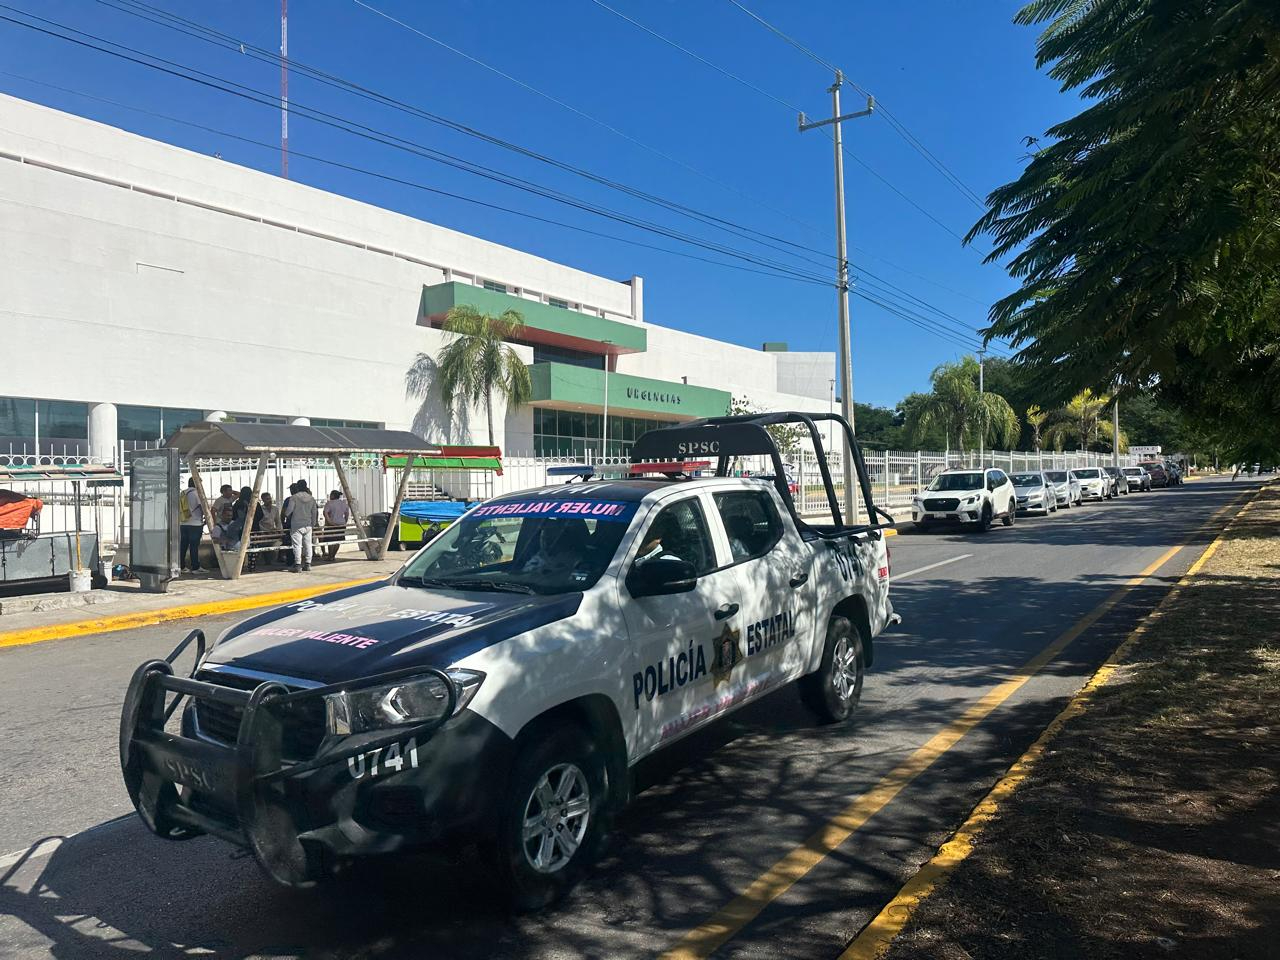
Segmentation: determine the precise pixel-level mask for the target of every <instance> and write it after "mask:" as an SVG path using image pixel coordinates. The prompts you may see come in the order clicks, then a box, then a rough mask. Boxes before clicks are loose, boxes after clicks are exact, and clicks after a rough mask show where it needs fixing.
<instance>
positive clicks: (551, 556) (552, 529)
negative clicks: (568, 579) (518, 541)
mask: <svg viewBox="0 0 1280 960" xmlns="http://www.w3.org/2000/svg"><path fill="white" fill-rule="evenodd" d="M590 539H591V532H590V531H589V530H588V529H587V522H586V521H585V520H583V519H582V518H581V517H570V518H567V519H564V520H552V519H545V520H543V521H542V526H541V527H539V528H538V544H537V549H536V551H535V552H534V554H533V556H531V557H530V558H529V559H528V560H526V561H525V563H524V572H525V573H537V574H539V575H542V576H550V577H555V576H562V575H564V574H567V573H569V571H571V570H572V569H573V568H574V566H575V565H576V564H577V563H578V562H579V561H580V560H582V559H583V553H584V552H585V550H586V548H587V543H588V541H589V540H590Z"/></svg>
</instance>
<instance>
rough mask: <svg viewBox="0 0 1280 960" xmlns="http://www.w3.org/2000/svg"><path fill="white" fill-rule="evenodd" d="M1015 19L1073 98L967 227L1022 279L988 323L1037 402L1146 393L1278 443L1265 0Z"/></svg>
mask: <svg viewBox="0 0 1280 960" xmlns="http://www.w3.org/2000/svg"><path fill="white" fill-rule="evenodd" d="M1016 20H1017V22H1019V23H1023V24H1039V25H1042V26H1043V32H1042V34H1041V35H1040V37H1039V41H1038V45H1037V62H1038V64H1039V65H1040V66H1041V67H1048V72H1049V75H1050V76H1051V77H1053V78H1054V79H1056V80H1058V81H1059V82H1060V83H1061V84H1062V87H1063V89H1064V90H1075V91H1076V92H1077V93H1078V94H1079V95H1080V96H1081V97H1082V98H1083V99H1084V100H1085V101H1086V104H1087V105H1086V107H1085V108H1084V109H1083V110H1082V111H1081V112H1080V113H1079V114H1078V115H1076V116H1074V117H1072V118H1070V119H1068V120H1066V121H1064V122H1063V123H1060V124H1058V125H1056V126H1054V127H1052V128H1051V129H1050V130H1049V131H1048V132H1047V134H1046V135H1045V137H1044V141H1043V143H1044V145H1043V146H1042V147H1041V148H1039V149H1037V150H1036V151H1035V153H1034V154H1033V155H1032V156H1031V157H1030V159H1029V161H1028V163H1027V165H1026V168H1025V169H1024V171H1023V173H1022V175H1021V176H1020V177H1019V178H1018V179H1017V180H1016V181H1014V182H1012V183H1009V184H1007V185H1005V186H1002V187H1000V188H998V189H997V190H995V191H994V192H993V193H992V194H991V195H990V197H989V198H988V201H989V210H988V212H987V214H986V215H985V216H983V217H982V219H981V220H979V221H978V223H977V224H976V225H975V226H974V228H973V230H972V231H971V232H970V234H969V237H968V238H967V239H970V240H972V239H973V238H974V237H975V236H977V235H978V234H982V233H985V234H988V235H990V236H991V238H992V239H993V249H992V253H991V256H990V259H992V260H1006V259H1007V265H1008V268H1009V271H1010V273H1011V274H1012V275H1013V276H1015V277H1016V278H1018V279H1019V281H1020V284H1021V285H1020V287H1019V289H1018V290H1017V291H1015V292H1014V293H1012V294H1011V295H1009V296H1007V297H1005V298H1003V299H1002V300H1000V301H999V302H997V303H996V304H995V305H994V306H993V308H992V310H991V315H990V319H991V326H990V327H989V328H988V331H987V332H988V333H989V334H990V335H993V336H999V337H1002V338H1007V339H1008V340H1009V341H1010V342H1011V343H1013V344H1014V345H1015V346H1017V347H1019V348H1020V353H1019V363H1020V364H1021V365H1023V366H1024V367H1025V369H1026V371H1027V373H1028V375H1029V378H1030V383H1031V385H1032V386H1033V387H1034V389H1035V399H1036V400H1037V402H1041V403H1061V402H1063V401H1065V400H1067V398H1069V397H1073V396H1074V395H1076V394H1077V393H1078V392H1079V391H1080V390H1082V389H1084V388H1091V389H1093V390H1101V391H1111V390H1113V389H1116V388H1117V385H1118V386H1119V390H1120V394H1119V395H1120V398H1121V401H1122V404H1123V401H1124V400H1125V399H1126V397H1128V396H1130V395H1131V394H1132V393H1133V392H1134V391H1138V390H1143V389H1147V388H1151V389H1154V391H1155V393H1156V395H1157V396H1158V397H1159V398H1160V399H1161V401H1162V402H1163V403H1165V404H1166V405H1169V406H1172V407H1176V408H1177V409H1179V410H1181V411H1182V412H1183V413H1185V414H1186V415H1187V416H1188V417H1189V418H1191V419H1192V420H1194V421H1195V423H1197V424H1199V425H1200V426H1201V427H1202V428H1203V429H1206V430H1208V431H1209V432H1211V433H1213V434H1214V435H1216V436H1218V437H1219V438H1221V439H1222V441H1223V442H1228V441H1229V442H1230V443H1233V444H1236V445H1240V444H1249V443H1255V444H1260V445H1261V446H1262V447H1264V448H1265V447H1271V448H1273V449H1274V448H1277V447H1280V432H1278V431H1277V428H1276V424H1277V423H1280V230H1277V229H1276V224H1277V223H1280V177H1278V176H1277V175H1276V171H1277V170H1280V97H1278V96H1277V90H1280V4H1277V3H1276V0H1196V2H1188V0H1033V2H1031V3H1028V4H1027V5H1026V6H1024V7H1023V8H1022V10H1021V11H1019V13H1018V14H1017V17H1016ZM1122 411H1123V405H1122ZM1144 439H1145V438H1144Z"/></svg>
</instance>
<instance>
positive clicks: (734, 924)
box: [662, 545, 1182, 960]
mask: <svg viewBox="0 0 1280 960" xmlns="http://www.w3.org/2000/svg"><path fill="white" fill-rule="evenodd" d="M1181 549H1182V546H1181V545H1179V546H1176V547H1170V548H1169V549H1168V550H1166V551H1165V552H1164V553H1162V554H1161V555H1160V556H1159V557H1158V558H1156V560H1154V561H1153V562H1152V563H1150V564H1148V565H1147V567H1146V568H1145V569H1144V570H1143V571H1142V572H1141V573H1139V574H1138V575H1137V576H1135V577H1131V578H1130V579H1129V580H1127V581H1125V583H1124V585H1123V586H1121V587H1120V588H1119V589H1117V590H1116V591H1114V592H1113V593H1112V594H1111V595H1110V596H1109V597H1107V599H1105V600H1104V601H1102V603H1100V604H1099V605H1098V606H1096V607H1094V608H1093V610H1091V611H1090V612H1089V613H1087V614H1085V615H1084V616H1083V617H1081V618H1080V619H1079V620H1078V621H1076V623H1075V624H1074V625H1073V626H1072V627H1071V628H1070V629H1068V630H1067V631H1066V632H1065V633H1063V634H1062V635H1061V636H1059V637H1058V638H1057V639H1056V640H1054V641H1053V642H1052V643H1051V644H1049V645H1048V646H1047V647H1045V648H1044V649H1043V650H1041V651H1040V652H1039V653H1038V654H1036V655H1035V656H1034V657H1032V658H1031V659H1030V660H1029V661H1027V662H1026V663H1025V664H1023V665H1022V666H1021V667H1019V668H1018V670H1016V671H1015V672H1014V674H1013V675H1012V676H1011V677H1010V678H1009V679H1008V680H1005V681H1004V682H1003V683H1001V684H999V685H997V686H995V687H993V688H992V689H991V690H989V691H988V692H987V693H986V694H985V695H984V696H983V697H982V698H981V699H980V700H978V701H977V702H976V703H974V704H973V705H972V706H970V707H969V708H968V709H967V710H965V712H964V713H963V714H961V715H960V717H958V718H957V719H956V720H953V721H952V722H951V723H949V724H948V725H947V726H945V727H943V728H942V730H940V731H939V732H938V733H936V734H934V735H933V736H932V737H931V738H930V739H929V740H928V741H927V742H926V743H925V744H924V745H923V746H921V747H919V748H917V749H916V751H915V752H914V753H912V754H911V755H910V756H909V757H907V759H906V760H904V761H903V762H902V763H900V764H899V765H898V766H897V767H895V768H894V769H893V770H891V771H890V772H889V773H888V774H887V775H886V776H885V777H884V778H883V779H882V780H880V782H879V783H877V784H876V785H875V786H874V787H872V788H871V789H870V790H869V791H867V792H866V793H864V794H862V795H861V796H859V797H857V798H856V799H855V800H854V801H853V802H852V803H850V804H849V805H848V806H847V807H845V808H844V809H843V810H842V811H840V812H839V813H838V814H836V815H835V816H834V817H832V818H831V819H830V820H829V821H827V823H826V824H824V825H823V826H822V827H821V828H819V829H818V830H817V831H816V832H815V833H814V834H813V835H812V836H810V837H809V838H808V839H807V840H805V841H804V843H802V844H800V846H798V847H796V848H795V849H793V850H792V851H791V852H790V853H788V854H787V855H786V856H784V857H783V858H782V859H781V860H779V861H778V862H777V863H775V864H774V865H773V866H771V867H770V868H769V869H768V870H766V871H765V872H764V873H763V874H761V875H760V876H759V877H757V878H756V879H755V880H754V881H752V883H751V884H750V885H749V886H748V887H747V889H746V890H744V891H743V892H742V893H740V894H739V895H738V896H736V897H734V899H732V900H730V901H729V903H727V904H725V906H724V907H722V908H721V909H720V910H719V911H718V912H717V913H716V914H715V915H714V916H712V917H711V918H710V919H709V920H707V921H706V922H705V923H702V924H700V925H699V926H697V927H695V928H694V929H693V930H691V931H689V932H688V933H686V934H685V935H684V936H683V937H682V938H681V939H680V942H679V943H677V944H676V945H675V946H674V947H673V948H672V949H671V950H669V951H667V952H666V953H664V954H663V955H662V960H702V958H705V957H708V956H710V955H711V954H712V953H713V952H714V951H715V950H717V949H718V948H719V947H720V946H721V945H722V944H724V943H725V942H726V941H728V940H729V939H730V938H732V937H733V936H734V935H735V934H737V933H738V931H739V930H741V929H742V928H743V927H745V926H746V925H747V924H748V923H750V922H751V921H752V920H754V919H755V918H756V917H757V916H758V915H759V914H760V912H761V911H762V910H764V908H765V907H767V906H768V905H769V904H770V903H772V902H773V901H775V900H777V899H778V898H779V897H781V896H782V895H783V894H785V893H786V892H787V891H788V890H790V889H791V887H792V886H793V885H794V884H795V883H796V882H797V881H799V880H800V879H801V878H803V877H804V876H805V875H806V874H807V873H808V872H809V871H810V870H812V869H813V868H814V867H816V866H817V865H818V864H819V863H821V862H822V860H823V859H825V858H826V857H827V856H828V855H829V854H830V853H832V852H833V851H834V850H835V849H836V848H837V847H839V846H840V845H841V844H842V843H844V842H845V841H846V840H848V839H849V837H851V836H852V835H853V834H854V832H855V831H857V830H858V829H859V828H860V827H862V825H863V824H865V823H866V822H867V821H868V820H869V819H871V817H872V816H874V815H875V814H876V813H879V812H880V811H881V810H883V809H884V808H885V807H886V806H887V805H888V804H889V803H890V802H891V801H892V800H893V799H894V798H895V797H896V796H897V795H898V794H899V793H901V792H902V790H903V789H905V788H906V787H907V785H908V784H910V783H911V782H912V781H913V780H915V779H916V778H917V777H918V776H920V774H922V773H924V771H925V770H927V769H928V768H929V767H930V766H932V765H933V763H934V762H935V761H936V760H937V759H938V758H939V757H941V756H942V755H943V754H944V753H946V752H947V751H948V750H950V749H951V748H952V747H954V746H955V745H956V743H957V742H958V741H959V740H960V738H961V737H963V736H964V735H965V734H966V733H968V732H969V731H970V730H972V729H973V728H974V727H976V726H977V725H978V724H979V723H980V722H982V721H983V720H984V719H986V718H987V717H988V716H989V715H990V714H991V713H992V712H993V711H994V710H995V709H996V708H997V707H999V706H1000V705H1001V704H1002V703H1004V702H1005V701H1006V700H1008V699H1009V698H1010V697H1011V696H1013V695H1014V694H1015V693H1017V692H1018V690H1020V689H1021V688H1022V686H1023V685H1024V684H1025V683H1026V682H1027V681H1028V680H1030V679H1031V678H1032V677H1033V676H1035V675H1036V674H1037V673H1039V672H1040V670H1041V669H1042V668H1043V667H1044V666H1045V664H1047V663H1049V661H1051V660H1053V658H1054V657H1056V656H1057V655H1058V654H1059V653H1061V652H1062V651H1063V649H1064V648H1065V647H1066V646H1067V645H1068V644H1070V643H1071V642H1072V641H1074V640H1075V639H1076V638H1077V637H1079V636H1080V635H1081V634H1082V633H1084V632H1085V631H1086V630H1088V629H1089V628H1090V627H1091V626H1093V625H1094V624H1095V623H1096V622H1097V621H1098V620H1099V619H1100V618H1101V617H1102V616H1104V615H1105V614H1106V613H1107V612H1108V611H1110V610H1111V609H1112V608H1113V607H1115V605H1116V604H1118V603H1119V602H1120V601H1121V600H1122V599H1123V598H1124V597H1125V595H1126V594H1128V593H1129V591H1131V590H1132V589H1133V588H1134V587H1136V586H1138V585H1139V584H1141V583H1142V582H1143V581H1144V580H1146V579H1147V578H1148V577H1149V576H1151V575H1152V574H1153V573H1155V572H1156V571H1157V570H1159V569H1160V568H1161V567H1162V566H1164V565H1165V563H1167V562H1168V561H1169V559H1170V558H1171V557H1173V555H1174V554H1176V553H1177V552H1178V551H1180V550H1181Z"/></svg>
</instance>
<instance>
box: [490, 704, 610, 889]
mask: <svg viewBox="0 0 1280 960" xmlns="http://www.w3.org/2000/svg"><path fill="white" fill-rule="evenodd" d="M527 741H528V742H527V744H525V745H524V748H523V749H522V750H521V751H520V753H519V755H518V756H517V758H516V762H515V765H514V767H513V769H512V773H511V783H510V789H508V790H507V791H506V793H505V796H504V797H503V799H502V801H501V803H500V811H501V812H500V822H499V824H498V837H497V849H496V850H495V854H496V860H497V867H498V869H499V873H500V875H501V876H502V878H503V880H504V881H505V886H506V889H507V893H508V894H509V896H510V900H511V906H512V907H513V908H514V909H516V910H517V911H522V912H523V911H530V910H538V909H541V908H542V907H545V906H547V905H549V904H551V903H553V902H555V901H556V900H558V899H559V898H560V897H561V896H562V895H563V894H564V893H565V892H567V891H568V890H569V889H570V888H571V887H572V886H573V885H574V883H576V882H577V880H578V879H579V878H580V877H581V876H582V874H583V872H584V871H585V870H586V868H587V867H588V866H589V865H590V863H591V861H592V860H594V859H595V857H596V855H597V854H598V853H599V850H600V847H601V846H602V844H603V840H604V837H605V834H606V830H605V820H606V814H607V811H608V809H609V804H608V802H607V796H606V795H607V793H608V777H607V776H606V774H605V758H604V754H603V752H602V751H601V749H600V748H599V747H598V746H597V745H596V744H595V743H593V742H592V740H591V738H590V737H588V736H587V735H586V733H585V732H584V731H583V730H582V729H581V728H580V727H578V726H577V725H575V724H572V723H567V722H557V723H553V724H550V725H548V726H546V727H544V728H543V729H541V730H537V731H531V732H530V735H529V736H528V737H527Z"/></svg>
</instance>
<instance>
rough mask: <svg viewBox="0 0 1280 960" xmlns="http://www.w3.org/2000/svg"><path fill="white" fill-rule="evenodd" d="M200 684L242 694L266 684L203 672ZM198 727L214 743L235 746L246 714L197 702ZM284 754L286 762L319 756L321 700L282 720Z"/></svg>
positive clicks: (296, 706) (227, 706)
mask: <svg viewBox="0 0 1280 960" xmlns="http://www.w3.org/2000/svg"><path fill="white" fill-rule="evenodd" d="M196 679H198V680H204V681H207V682H208V683H216V684H218V685H220V686H224V687H235V688H236V689H238V690H252V689H253V688H254V687H256V686H257V685H258V684H259V683H261V682H262V681H260V680H255V679H252V678H250V677H238V676H234V675H232V674H226V673H216V672H213V671H207V670H206V671H201V672H200V674H199V675H198V676H197V678H196ZM195 716H196V726H197V727H199V728H200V732H201V733H203V734H204V735H205V736H206V737H208V738H209V739H210V740H216V741H218V742H219V743H225V744H227V745H228V746H234V745H235V742H236V738H237V737H238V736H239V734H240V719H241V717H243V716H244V710H243V709H242V708H240V707H236V706H232V705H231V704H227V703H218V702H217V701H214V700H202V699H199V698H197V699H196V701H195ZM282 726H283V742H282V743H281V745H280V748H281V753H282V754H283V756H284V758H285V759H286V760H308V759H310V758H311V757H313V756H315V752H316V750H317V749H319V747H320V741H322V740H323V739H324V701H323V700H321V699H320V698H319V697H315V698H312V699H307V700H302V701H300V702H298V703H295V704H293V705H291V706H290V708H289V709H288V710H286V711H284V713H283V716H282Z"/></svg>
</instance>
